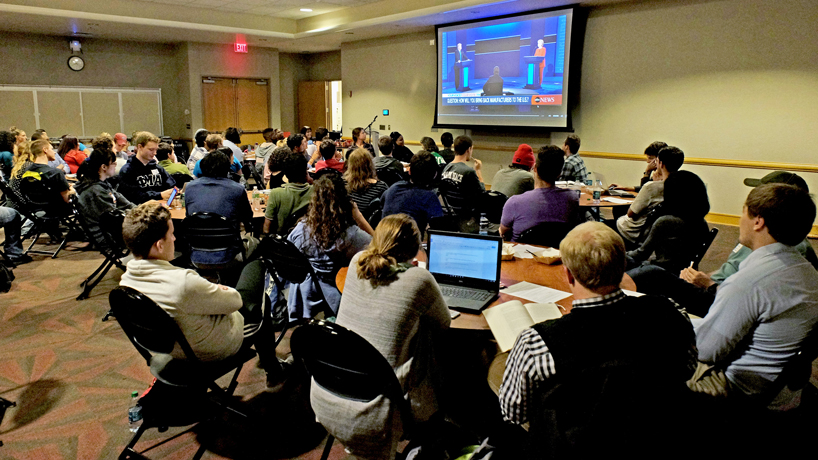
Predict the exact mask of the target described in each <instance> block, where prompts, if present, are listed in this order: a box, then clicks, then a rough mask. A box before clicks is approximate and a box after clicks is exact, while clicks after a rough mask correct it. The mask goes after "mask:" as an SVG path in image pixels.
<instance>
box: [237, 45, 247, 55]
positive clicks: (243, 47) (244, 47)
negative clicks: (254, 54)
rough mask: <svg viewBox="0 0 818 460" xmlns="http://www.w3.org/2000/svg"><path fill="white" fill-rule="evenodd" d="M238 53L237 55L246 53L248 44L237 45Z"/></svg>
mask: <svg viewBox="0 0 818 460" xmlns="http://www.w3.org/2000/svg"><path fill="white" fill-rule="evenodd" d="M236 52H237V53H246V52H247V43H236Z"/></svg>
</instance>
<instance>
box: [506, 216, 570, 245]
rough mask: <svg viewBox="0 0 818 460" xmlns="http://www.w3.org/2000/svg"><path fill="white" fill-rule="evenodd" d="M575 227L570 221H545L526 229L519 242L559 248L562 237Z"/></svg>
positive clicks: (518, 239)
mask: <svg viewBox="0 0 818 460" xmlns="http://www.w3.org/2000/svg"><path fill="white" fill-rule="evenodd" d="M573 228H574V224H571V223H568V222H543V223H541V224H537V225H535V226H534V227H531V228H529V229H528V230H526V231H524V232H523V233H522V234H521V235H520V237H519V238H517V242H518V243H523V244H536V245H539V246H547V247H549V248H559V247H560V242H562V239H563V238H565V235H567V234H568V232H570V231H571V229H573Z"/></svg>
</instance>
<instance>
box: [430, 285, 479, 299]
mask: <svg viewBox="0 0 818 460" xmlns="http://www.w3.org/2000/svg"><path fill="white" fill-rule="evenodd" d="M440 290H441V291H442V292H443V295H445V296H449V297H457V298H458V299H470V300H488V299H489V298H490V297H491V293H490V292H486V291H473V290H471V289H463V288H456V287H451V286H441V287H440Z"/></svg>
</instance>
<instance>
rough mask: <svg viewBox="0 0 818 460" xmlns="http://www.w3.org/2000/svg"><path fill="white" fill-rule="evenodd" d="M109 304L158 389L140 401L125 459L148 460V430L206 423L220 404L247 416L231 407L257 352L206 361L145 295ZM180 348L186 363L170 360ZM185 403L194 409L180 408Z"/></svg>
mask: <svg viewBox="0 0 818 460" xmlns="http://www.w3.org/2000/svg"><path fill="white" fill-rule="evenodd" d="M109 301H110V304H111V309H112V310H113V311H114V314H115V315H116V318H117V321H118V322H119V325H120V326H121V327H122V330H123V331H124V332H125V335H127V336H128V339H129V340H130V341H131V343H132V344H133V346H134V347H135V348H136V350H137V351H138V352H139V354H140V355H142V357H143V358H145V363H146V364H147V365H148V366H149V367H150V370H151V374H152V375H153V376H154V377H156V379H157V383H156V385H154V387H153V388H152V389H151V390H150V392H149V393H148V395H147V396H146V397H145V398H143V400H144V402H143V400H140V404H142V425H141V426H140V427H139V430H138V431H137V432H136V434H135V435H134V437H133V438H132V439H131V441H130V442H129V443H128V445H127V446H126V447H125V449H124V450H123V451H122V453H121V454H120V455H119V458H120V460H124V459H132V458H133V459H144V458H145V457H143V456H142V455H140V454H139V453H137V452H136V451H135V450H134V446H135V445H136V443H137V442H138V441H139V438H140V437H141V436H142V434H143V433H144V432H145V431H146V430H148V429H150V428H159V431H164V430H165V429H167V427H168V426H187V425H191V424H193V423H196V422H199V421H202V420H205V419H207V418H208V417H211V416H214V415H216V414H215V413H213V412H214V411H213V409H215V408H214V407H213V404H214V403H215V404H216V405H217V406H220V407H222V408H225V409H228V410H230V411H232V412H233V413H235V414H238V415H240V416H242V417H246V415H244V414H242V413H241V412H238V411H237V410H235V409H233V408H232V407H230V405H229V403H230V401H229V399H230V397H231V395H232V394H233V392H234V391H235V390H236V386H237V385H238V377H239V373H240V372H241V369H242V367H243V366H244V364H245V363H247V362H248V361H250V360H251V359H253V358H254V357H255V356H256V352H255V351H253V349H251V348H246V347H242V349H241V350H240V351H239V352H238V353H237V354H236V355H234V356H232V357H230V358H227V359H225V360H222V361H216V362H202V361H200V360H199V359H198V358H197V357H196V354H195V353H194V352H193V349H192V348H191V347H190V344H189V343H188V341H187V339H185V336H184V334H182V331H181V330H180V329H179V326H177V325H176V322H175V321H174V320H173V318H171V317H170V315H168V314H167V313H166V312H165V311H164V310H162V308H161V307H160V306H159V305H157V304H156V303H154V302H153V301H152V300H151V299H149V298H148V297H146V296H145V295H144V294H142V293H140V292H139V291H137V290H135V289H131V288H128V287H118V288H116V289H114V290H113V291H111V294H110V296H109ZM175 347H178V348H179V349H181V350H182V351H183V352H184V354H185V358H184V359H178V358H174V357H172V356H171V355H170V353H171V351H172V350H173V349H174V348H175ZM230 372H232V374H233V375H232V378H231V380H230V383H229V384H228V386H227V388H226V389H223V388H221V387H219V385H218V383H217V382H216V380H217V379H219V378H220V377H222V376H223V375H225V374H228V373H230ZM208 390H210V392H209V393H208ZM208 395H209V396H211V398H208ZM182 399H186V400H187V401H185V402H191V404H188V405H187V406H188V407H184V408H180V407H179V405H181V404H183V403H182V401H181V400H182ZM204 451H205V447H204V446H202V447H200V448H199V450H198V451H197V452H196V455H194V457H193V458H194V459H199V458H201V456H202V455H203V454H204Z"/></svg>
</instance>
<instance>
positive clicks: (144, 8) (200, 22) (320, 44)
mask: <svg viewBox="0 0 818 460" xmlns="http://www.w3.org/2000/svg"><path fill="white" fill-rule="evenodd" d="M622 1H624V0H593V1H585V2H580V3H582V4H583V5H601V4H611V3H618V2H622ZM656 1H660V0H656ZM662 1H665V0H662ZM571 3H577V2H576V1H575V2H570V1H567V0H500V1H490V0H454V1H453V0H411V1H407V0H229V1H226V0H106V1H105V2H101V1H93V2H91V1H83V2H78V1H76V0H0V14H2V16H3V18H4V20H3V21H2V22H1V23H0V31H10V32H22V33H31V32H32V31H36V33H40V34H48V35H60V36H71V35H72V34H79V35H80V36H82V35H83V34H90V35H91V36H93V37H95V38H107V39H119V40H134V41H153V42H167V43H173V42H184V41H193V42H205V43H233V42H234V41H235V40H236V36H237V34H241V35H243V36H244V37H245V39H246V41H247V43H248V44H250V45H252V46H261V47H272V48H277V49H279V50H280V51H283V52H292V53H314V52H322V51H330V50H336V49H340V47H341V44H342V43H345V42H351V41H358V40H364V39H371V38H379V37H385V36H390V35H398V34H405V33H413V32H420V31H431V30H433V27H434V25H435V24H445V23H451V22H458V21H465V20H471V19H480V18H485V17H491V16H497V15H502V14H511V13H519V12H524V11H531V10H536V9H543V8H550V7H557V6H564V5H568V4H571ZM300 8H310V9H312V10H313V11H312V12H301V11H299V10H300Z"/></svg>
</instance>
